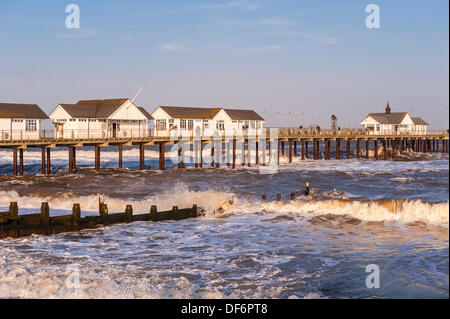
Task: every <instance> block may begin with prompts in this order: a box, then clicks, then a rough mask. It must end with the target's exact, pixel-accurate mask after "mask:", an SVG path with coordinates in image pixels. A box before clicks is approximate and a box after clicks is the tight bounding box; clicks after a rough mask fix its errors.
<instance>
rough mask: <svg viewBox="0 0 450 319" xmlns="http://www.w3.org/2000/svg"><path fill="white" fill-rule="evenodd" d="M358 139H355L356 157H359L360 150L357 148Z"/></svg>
mask: <svg viewBox="0 0 450 319" xmlns="http://www.w3.org/2000/svg"><path fill="white" fill-rule="evenodd" d="M359 144H360V143H359V140H358V139H356V158H357V159H359V158H360V150H359Z"/></svg>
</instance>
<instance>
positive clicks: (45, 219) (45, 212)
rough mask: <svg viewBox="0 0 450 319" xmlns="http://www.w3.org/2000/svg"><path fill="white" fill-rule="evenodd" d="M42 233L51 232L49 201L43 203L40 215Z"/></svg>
mask: <svg viewBox="0 0 450 319" xmlns="http://www.w3.org/2000/svg"><path fill="white" fill-rule="evenodd" d="M39 222H40V228H41V234H44V235H48V234H49V233H50V208H49V206H48V203H42V204H41V214H40V216H39Z"/></svg>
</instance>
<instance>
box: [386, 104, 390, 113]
mask: <svg viewBox="0 0 450 319" xmlns="http://www.w3.org/2000/svg"><path fill="white" fill-rule="evenodd" d="M386 114H391V107H390V106H389V101H388V102H387V105H386Z"/></svg>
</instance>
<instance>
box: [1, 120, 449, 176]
mask: <svg viewBox="0 0 450 319" xmlns="http://www.w3.org/2000/svg"><path fill="white" fill-rule="evenodd" d="M448 140H449V135H448V132H446V131H428V132H426V133H424V134H409V133H400V132H387V133H384V134H377V135H374V134H373V132H365V131H364V130H360V129H345V130H322V131H317V130H312V129H291V128H276V129H267V134H264V135H260V136H255V135H245V136H225V135H219V136H193V135H191V136H165V137H164V136H148V137H128V138H124V137H122V138H114V137H105V138H52V137H49V138H41V139H35V140H0V148H3V149H5V148H6V149H12V151H13V163H12V164H13V165H12V174H13V175H18V174H20V175H23V174H24V172H23V152H24V150H25V149H28V148H40V149H41V150H42V174H50V173H51V165H50V156H51V155H50V154H51V152H50V150H51V149H52V148H56V147H59V148H61V147H67V149H68V162H69V163H68V164H69V165H68V170H69V173H73V171H74V170H75V168H76V149H77V148H80V147H86V146H91V147H95V152H94V154H95V155H94V156H95V169H96V170H99V169H100V149H101V147H106V146H117V147H118V157H119V168H122V165H123V161H122V150H123V147H124V146H139V150H140V156H139V163H140V165H139V167H140V169H141V170H142V169H145V165H144V163H145V156H144V151H145V146H149V145H158V146H159V168H160V169H162V170H163V169H165V145H166V144H169V145H170V144H179V145H180V147H179V163H178V167H179V168H184V162H183V154H184V149H185V145H188V147H192V149H194V145H198V146H197V147H196V152H197V153H199V154H197V153H196V157H197V160H198V161H197V162H196V163H195V167H203V160H202V158H203V154H202V153H203V145H204V144H207V143H212V144H213V146H212V148H211V158H214V159H216V161H215V163H214V161H213V162H212V163H211V166H212V167H218V166H219V165H220V163H221V162H220V161H219V160H218V156H221V155H223V151H225V152H226V154H225V158H226V160H225V164H226V165H227V166H228V167H232V168H236V144H237V142H238V143H240V144H243V153H244V154H241V155H242V156H241V158H243V159H244V162H243V164H245V158H247V159H248V165H251V164H252V163H251V160H250V157H251V156H253V157H254V158H255V160H254V161H253V162H254V164H257V165H265V164H266V156H265V155H263V156H262V159H261V160H260V155H259V152H260V150H261V149H263V150H267V149H269V154H270V153H271V150H272V149H274V150H275V152H276V154H275V155H276V158H277V161H278V163H279V158H280V153H281V156H284V155H285V153H286V151H285V144H286V143H288V145H289V146H288V150H287V152H288V156H289V162H290V163H291V162H292V158H293V157H297V156H301V157H302V159H309V158H310V157H309V154H308V152H309V144H308V143H312V148H313V149H312V159H314V160H317V159H320V155H321V154H322V156H323V159H325V160H329V159H330V151H331V147H332V145H331V142H334V147H335V150H336V159H341V151H342V147H341V143H342V144H345V145H346V146H345V152H346V158H350V157H351V155H354V156H355V157H356V158H363V157H364V158H369V153H370V152H373V157H374V158H375V159H378V158H379V156H378V155H379V154H378V153H379V146H381V150H382V153H383V155H384V157H385V158H387V157H388V149H390V150H391V152H392V153H395V152H394V151H396V150H398V151H406V150H409V151H414V152H425V153H427V152H448ZM223 143H228V144H229V145H230V146H229V147H225V148H222V147H221V146H219V145H218V144H223ZM261 143H262V144H263V145H261V146H262V147H261V149H260V148H259V146H260V145H259V144H261ZM273 143H276V144H277V145H275V146H274V145H273ZM297 143H300V144H301V155H299V154H298V152H297ZM351 143H354V144H355V145H356V146H355V152H351ZM361 143H363V145H361ZM321 144H322V145H323V146H324V147H322V148H323V149H324V152H321V151H320V149H321ZM267 145H269V146H268V147H267ZM215 146H216V147H217V149H219V152H220V151H222V152H220V153H221V154H218V153H219V152H216V154H214V148H215ZM361 149H364V152H361ZM245 150H247V154H245ZM18 153H19V154H18ZM251 153H253V154H252V155H251ZM272 153H273V151H272ZM264 154H265V152H264ZM272 155H273V154H272ZM18 159H19V166H18V165H17V161H18Z"/></svg>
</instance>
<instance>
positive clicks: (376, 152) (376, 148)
mask: <svg viewBox="0 0 450 319" xmlns="http://www.w3.org/2000/svg"><path fill="white" fill-rule="evenodd" d="M374 144H375V145H374V156H375V159H376V160H377V159H378V139H375V143H374Z"/></svg>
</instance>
